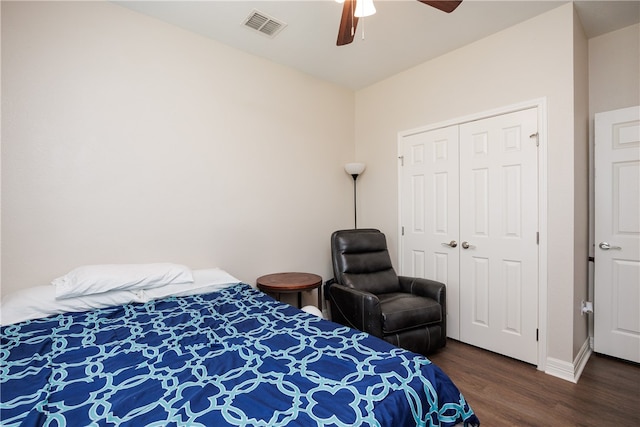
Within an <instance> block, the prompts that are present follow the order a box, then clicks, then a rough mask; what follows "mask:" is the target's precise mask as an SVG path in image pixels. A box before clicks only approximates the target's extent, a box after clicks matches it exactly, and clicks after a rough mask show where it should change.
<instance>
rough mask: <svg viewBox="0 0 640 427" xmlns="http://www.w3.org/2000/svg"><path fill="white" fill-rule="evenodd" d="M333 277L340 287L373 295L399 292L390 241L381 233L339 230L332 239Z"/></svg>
mask: <svg viewBox="0 0 640 427" xmlns="http://www.w3.org/2000/svg"><path fill="white" fill-rule="evenodd" d="M331 258H332V260H333V275H334V279H335V280H336V282H337V283H340V284H341V285H344V286H348V287H350V288H354V289H359V290H362V291H366V292H371V293H373V294H383V293H389V292H398V291H399V290H400V284H399V281H398V276H397V275H396V272H395V271H394V269H393V266H392V264H391V257H390V256H389V251H388V250H387V239H386V237H385V235H384V234H383V233H381V232H380V230H376V229H373V228H362V229H354V230H339V231H335V232H334V233H333V234H332V235H331Z"/></svg>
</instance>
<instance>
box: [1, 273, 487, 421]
mask: <svg viewBox="0 0 640 427" xmlns="http://www.w3.org/2000/svg"><path fill="white" fill-rule="evenodd" d="M193 274H194V279H193V280H192V281H187V282H186V283H182V284H169V285H166V286H165V285H162V286H158V287H154V288H145V287H144V286H142V287H138V288H135V289H113V290H109V291H107V292H100V293H97V294H92V295H84V294H82V295H76V296H73V297H70V298H65V299H57V298H56V297H55V295H54V291H52V290H51V288H55V286H51V285H47V286H42V287H39V289H30V290H29V291H27V292H26V295H21V296H17V297H15V298H9V299H8V301H7V302H5V301H4V300H3V306H2V310H3V311H2V323H3V326H2V329H1V337H2V338H1V339H2V342H1V346H0V362H1V364H0V371H1V382H0V420H1V422H2V425H3V426H40V425H55V426H63V425H68V426H88V425H101V426H109V425H113V426H143V425H144V426H166V425H171V426H178V425H180V426H184V425H188V426H223V425H238V426H312V425H327V426H328V425H332V426H360V425H370V426H392V427H398V426H453V425H469V426H476V425H479V421H478V419H477V417H476V416H475V414H474V412H473V410H472V409H471V408H470V406H469V404H468V403H467V402H466V401H465V399H464V397H463V396H462V394H461V393H460V392H459V390H458V389H457V388H456V386H455V385H454V384H453V383H452V381H451V380H450V379H449V378H448V377H447V375H446V374H444V373H443V372H442V371H441V370H440V369H439V368H438V367H437V366H435V365H433V364H432V363H431V362H430V361H429V360H428V359H427V358H425V357H423V356H420V355H417V354H414V353H410V352H408V351H405V350H402V349H400V348H397V347H394V346H392V345H391V344H388V343H386V342H384V341H382V340H380V339H378V338H375V337H372V336H370V335H368V334H365V333H362V332H358V331H356V330H353V329H350V328H347V327H344V326H341V325H338V324H335V323H333V322H330V321H327V320H323V319H322V318H320V317H318V316H315V315H313V314H310V313H307V312H305V311H302V310H299V309H297V308H294V307H292V306H289V305H286V304H283V303H280V302H278V301H276V300H274V299H272V298H271V297H269V296H267V295H266V294H263V293H262V292H260V291H258V290H257V289H255V288H253V287H251V286H249V285H248V284H245V283H241V282H239V281H238V280H235V279H234V278H233V277H232V276H230V275H229V274H228V273H226V272H224V271H222V270H217V269H210V270H202V271H200V270H194V272H193ZM212 278H214V279H212ZM154 286H155V285H154ZM105 294H106V295H105ZM110 294H111V295H110ZM92 298H93V299H92ZM100 298H103V299H105V301H103V300H101V299H100ZM74 299H76V300H77V301H69V300H74ZM42 301H45V302H44V303H42ZM41 306H44V308H43V307H41ZM43 316H48V317H43Z"/></svg>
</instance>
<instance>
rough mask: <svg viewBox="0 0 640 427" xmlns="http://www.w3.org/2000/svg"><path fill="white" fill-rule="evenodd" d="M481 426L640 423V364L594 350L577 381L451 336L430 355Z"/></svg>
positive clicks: (621, 424)
mask: <svg viewBox="0 0 640 427" xmlns="http://www.w3.org/2000/svg"><path fill="white" fill-rule="evenodd" d="M429 359H431V361H432V362H434V363H435V364H436V365H438V366H440V367H441V368H442V369H443V370H444V371H445V372H446V373H447V374H448V375H449V377H451V379H452V380H453V381H454V382H455V383H456V385H457V386H458V388H459V389H460V391H462V394H463V395H464V396H465V398H466V399H467V402H469V404H470V405H471V407H472V408H473V410H474V411H475V412H476V414H477V415H478V417H479V418H480V422H481V423H482V425H483V426H489V427H493V426H563V427H564V426H581V427H582V426H584V427H592V426H593V427H595V426H598V427H609V426H621V427H625V426H640V365H637V364H633V363H627V362H624V361H620V360H617V359H613V358H609V357H606V356H601V355H598V354H592V355H591V357H590V358H589V361H588V362H587V365H586V366H585V369H584V371H583V372H582V375H581V377H580V380H579V381H578V384H573V383H571V382H569V381H565V380H562V379H559V378H556V377H553V376H551V375H548V374H545V373H544V372H540V371H538V370H537V369H536V368H535V366H532V365H529V364H527V363H524V362H520V361H517V360H514V359H510V358H508V357H505V356H501V355H498V354H495V353H492V352H489V351H486V350H482V349H479V348H476V347H473V346H470V345H467V344H464V343H461V342H458V341H454V340H448V342H447V346H446V347H445V348H444V349H442V350H441V351H439V352H437V353H434V354H431V355H429Z"/></svg>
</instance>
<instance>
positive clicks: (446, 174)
mask: <svg viewBox="0 0 640 427" xmlns="http://www.w3.org/2000/svg"><path fill="white" fill-rule="evenodd" d="M400 151H401V156H402V162H403V167H402V169H401V174H402V176H401V177H400V183H401V189H400V198H401V200H402V201H403V202H402V203H401V209H400V211H401V212H400V216H401V218H400V221H401V224H403V229H404V230H403V231H402V234H403V236H402V238H401V242H402V248H401V250H400V253H401V259H402V265H401V270H400V271H401V272H402V274H404V275H407V276H411V277H423V278H427V279H432V280H438V281H440V282H442V283H446V285H447V336H449V337H451V338H454V339H460V338H459V335H460V322H459V312H460V310H459V302H458V301H459V299H460V295H459V292H458V287H459V271H460V270H459V262H458V258H459V254H458V248H457V240H458V222H459V218H458V213H459V207H458V200H459V193H458V192H459V185H458V175H459V173H458V126H451V127H447V128H442V129H435V130H432V131H428V132H421V133H417V134H414V135H409V136H405V137H404V138H403V139H402V140H401V146H400Z"/></svg>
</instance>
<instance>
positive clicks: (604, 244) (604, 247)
mask: <svg viewBox="0 0 640 427" xmlns="http://www.w3.org/2000/svg"><path fill="white" fill-rule="evenodd" d="M598 247H599V248H600V249H602V250H603V251H608V250H609V249H615V250H618V251H619V250H620V249H622V248H621V247H620V246H611V245H609V244H608V243H607V242H600V244H599V245H598Z"/></svg>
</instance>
